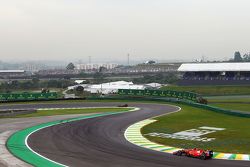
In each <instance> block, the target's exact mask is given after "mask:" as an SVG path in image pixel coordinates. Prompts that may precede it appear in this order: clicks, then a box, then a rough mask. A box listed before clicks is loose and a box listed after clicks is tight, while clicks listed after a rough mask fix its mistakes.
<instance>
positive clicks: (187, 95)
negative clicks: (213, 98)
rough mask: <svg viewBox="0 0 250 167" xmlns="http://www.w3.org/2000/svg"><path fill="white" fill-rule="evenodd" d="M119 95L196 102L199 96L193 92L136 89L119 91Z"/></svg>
mask: <svg viewBox="0 0 250 167" xmlns="http://www.w3.org/2000/svg"><path fill="white" fill-rule="evenodd" d="M118 94H119V95H123V96H124V95H125V96H140V97H147V96H148V97H171V98H179V99H187V100H192V101H196V99H197V97H198V96H199V95H198V94H196V93H193V92H181V91H175V90H147V89H146V90H135V89H119V90H118Z"/></svg>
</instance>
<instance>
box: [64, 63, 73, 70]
mask: <svg viewBox="0 0 250 167" xmlns="http://www.w3.org/2000/svg"><path fill="white" fill-rule="evenodd" d="M66 69H67V70H74V69H75V65H74V64H73V63H69V64H68V65H67V67H66Z"/></svg>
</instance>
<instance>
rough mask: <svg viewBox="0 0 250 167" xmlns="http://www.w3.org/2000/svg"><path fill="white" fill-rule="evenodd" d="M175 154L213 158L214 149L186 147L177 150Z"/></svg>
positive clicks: (203, 158) (204, 158)
mask: <svg viewBox="0 0 250 167" xmlns="http://www.w3.org/2000/svg"><path fill="white" fill-rule="evenodd" d="M173 155H177V156H182V155H185V156H188V157H194V158H199V159H202V160H206V159H211V158H212V157H213V151H212V150H202V149H199V148H193V149H184V150H178V151H175V152H173Z"/></svg>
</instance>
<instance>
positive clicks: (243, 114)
mask: <svg viewBox="0 0 250 167" xmlns="http://www.w3.org/2000/svg"><path fill="white" fill-rule="evenodd" d="M86 99H87V100H128V101H157V102H172V103H177V104H185V105H189V106H192V107H197V108H201V109H206V110H210V111H213V112H217V113H221V114H227V115H232V116H238V117H246V118H250V113H247V112H240V111H233V110H227V109H222V108H218V107H214V106H210V105H205V104H200V103H196V102H193V101H190V100H184V99H178V98H156V97H137V96H112V97H89V98H86Z"/></svg>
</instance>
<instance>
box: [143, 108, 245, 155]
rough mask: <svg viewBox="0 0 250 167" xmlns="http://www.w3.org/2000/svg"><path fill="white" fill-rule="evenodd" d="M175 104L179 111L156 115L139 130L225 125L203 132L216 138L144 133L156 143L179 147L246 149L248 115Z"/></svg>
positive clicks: (177, 129) (178, 130)
mask: <svg viewBox="0 0 250 167" xmlns="http://www.w3.org/2000/svg"><path fill="white" fill-rule="evenodd" d="M179 106H180V107H182V110H181V111H180V112H178V113H173V114H170V115H165V116H161V117H158V118H156V119H157V120H158V121H157V122H155V123H152V124H150V125H147V126H145V127H144V128H143V129H142V133H143V134H147V133H151V132H160V133H175V132H180V131H183V130H188V129H192V128H198V127H201V126H212V127H218V128H226V130H224V131H219V132H216V133H211V134H208V135H206V136H205V137H209V138H216V140H214V141H211V142H197V141H189V140H178V139H166V138H159V137H150V136H145V137H147V138H148V139H149V140H151V141H153V142H156V143H160V144H164V145H169V146H175V147H181V148H193V147H200V148H204V149H213V150H214V151H217V152H229V153H250V147H249V145H250V118H242V117H235V116H229V115H224V114H219V113H215V112H212V111H208V110H204V109H198V108H194V107H190V106H186V105H179Z"/></svg>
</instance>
